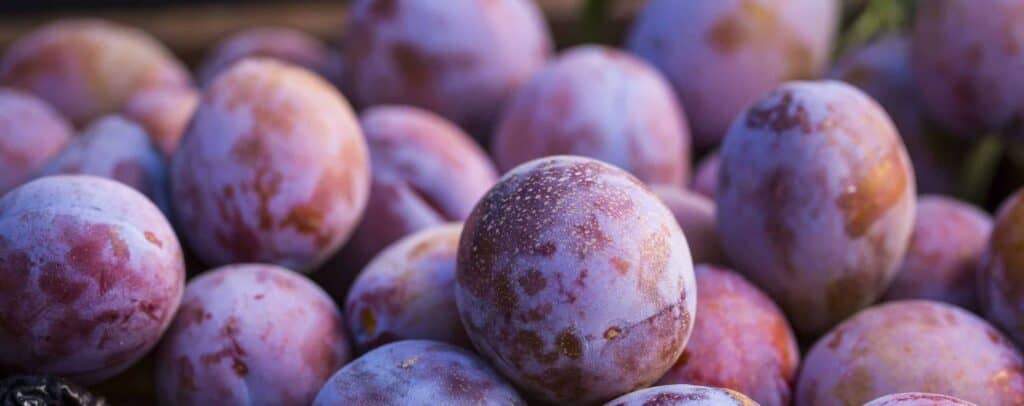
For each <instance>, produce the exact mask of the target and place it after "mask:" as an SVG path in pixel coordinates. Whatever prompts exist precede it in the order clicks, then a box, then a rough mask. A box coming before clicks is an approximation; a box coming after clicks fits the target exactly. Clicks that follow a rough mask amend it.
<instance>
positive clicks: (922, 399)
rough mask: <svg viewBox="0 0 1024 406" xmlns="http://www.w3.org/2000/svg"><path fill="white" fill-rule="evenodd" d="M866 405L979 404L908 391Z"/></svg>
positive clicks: (971, 405)
mask: <svg viewBox="0 0 1024 406" xmlns="http://www.w3.org/2000/svg"><path fill="white" fill-rule="evenodd" d="M864 406H978V405H976V404H974V403H971V402H968V401H966V400H963V399H957V398H954V397H952V396H946V395H939V394H935V393H920V392H908V393H897V394H894V395H886V396H882V397H880V398H878V399H875V400H872V401H870V402H868V403H865V404H864Z"/></svg>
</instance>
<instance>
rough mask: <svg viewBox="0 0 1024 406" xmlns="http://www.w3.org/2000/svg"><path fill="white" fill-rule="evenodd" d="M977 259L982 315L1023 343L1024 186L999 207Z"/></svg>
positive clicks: (1019, 342)
mask: <svg viewBox="0 0 1024 406" xmlns="http://www.w3.org/2000/svg"><path fill="white" fill-rule="evenodd" d="M981 261H982V263H981V268H980V270H979V272H980V275H979V278H978V288H979V289H978V292H977V294H978V299H979V300H980V301H981V309H982V312H983V313H984V314H985V318H987V319H989V320H991V321H992V322H993V323H995V324H996V325H998V326H999V327H1001V328H1003V329H1004V330H1006V332H1007V334H1009V336H1010V337H1011V338H1013V339H1014V341H1016V342H1017V343H1018V344H1021V343H1024V323H1022V320H1024V312H1022V311H1021V310H1020V309H1022V308H1024V307H1022V306H1024V190H1021V191H1018V192H1017V193H1015V194H1014V195H1013V196H1010V197H1009V198H1008V199H1007V200H1006V202H1004V203H1003V205H1002V207H1000V209H999V212H998V214H997V215H996V220H995V228H994V229H993V230H992V235H991V237H990V238H989V242H988V246H987V247H986V249H985V253H984V254H983V256H982V260H981Z"/></svg>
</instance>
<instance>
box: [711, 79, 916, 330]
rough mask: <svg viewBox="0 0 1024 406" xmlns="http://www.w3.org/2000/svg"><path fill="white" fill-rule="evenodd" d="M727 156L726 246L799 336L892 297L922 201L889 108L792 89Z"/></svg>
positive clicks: (753, 111)
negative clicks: (917, 203)
mask: <svg viewBox="0 0 1024 406" xmlns="http://www.w3.org/2000/svg"><path fill="white" fill-rule="evenodd" d="M721 157H722V158H721V159H722V162H721V167H720V169H719V182H718V191H717V194H716V206H717V207H716V210H717V215H718V231H719V235H720V237H721V242H722V248H723V249H724V250H725V253H726V256H727V257H728V259H729V263H730V265H732V266H733V267H735V268H736V270H737V271H739V272H740V273H742V274H744V275H745V276H746V277H747V278H749V279H750V280H751V282H753V283H754V284H756V285H757V286H759V287H760V288H762V289H764V291H765V292H766V293H768V295H769V296H771V297H772V298H773V299H774V300H775V302H776V303H778V304H779V306H780V307H781V308H782V309H783V310H784V311H785V312H786V316H787V318H788V319H789V321H790V322H791V323H792V325H793V328H794V329H795V330H796V332H797V334H798V335H802V336H806V337H807V338H812V339H813V338H814V337H817V336H818V335H820V334H823V333H824V332H826V331H828V329H829V328H831V327H832V326H834V325H835V324H838V323H839V322H840V321H842V320H843V319H845V318H847V317H849V316H850V315H852V314H853V313H856V312H857V311H858V310H860V309H862V308H864V307H867V306H868V305H870V304H872V303H874V302H875V301H876V300H878V299H879V298H880V297H881V296H882V294H883V293H884V292H885V289H886V288H887V287H888V285H889V282H890V281H891V280H892V278H893V276H894V275H895V272H896V271H897V269H898V267H899V265H900V261H901V260H902V258H903V255H904V252H905V251H906V246H907V243H908V241H909V238H910V235H911V230H912V228H913V223H914V207H915V194H916V193H915V183H914V174H913V171H912V169H911V164H910V161H909V159H908V157H907V153H906V150H905V148H904V146H903V143H902V141H901V140H900V137H899V134H898V132H897V131H896V128H895V126H894V125H893V123H892V121H891V120H890V119H889V117H888V115H887V114H886V113H885V111H884V110H883V109H882V107H881V106H880V105H878V103H876V102H875V101H874V100H872V99H871V98H870V97H868V96H867V95H865V94H864V93H863V92H861V91H860V90H857V89H856V88H854V87H852V86H850V85H848V84H845V83H842V82H836V81H819V82H790V83H787V84H784V85H782V86H780V87H779V88H778V89H776V90H774V91H772V92H770V93H768V94H767V95H765V96H764V97H763V98H762V99H760V100H758V101H757V102H755V103H754V104H752V105H751V106H750V107H749V108H748V109H747V111H746V112H744V113H743V114H742V115H741V116H739V117H738V118H737V119H736V121H735V123H734V124H733V126H732V129H731V130H730V131H729V135H728V136H727V137H726V139H725V142H724V143H723V145H722V148H721Z"/></svg>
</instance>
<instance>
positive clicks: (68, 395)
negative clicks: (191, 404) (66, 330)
mask: <svg viewBox="0 0 1024 406" xmlns="http://www.w3.org/2000/svg"><path fill="white" fill-rule="evenodd" d="M0 405H3V406H46V405H55V406H109V405H110V404H109V403H107V401H106V400H104V399H103V398H101V397H97V396H95V395H93V394H92V393H89V391H87V390H86V389H85V388H82V387H80V386H78V385H76V384H74V383H72V382H68V381H67V380H65V379H62V378H60V377H56V376H50V375H15V376H11V377H7V378H4V379H3V380H0Z"/></svg>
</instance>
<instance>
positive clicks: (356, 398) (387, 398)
mask: <svg viewBox="0 0 1024 406" xmlns="http://www.w3.org/2000/svg"><path fill="white" fill-rule="evenodd" d="M364 404H365V405H368V404H381V405H398V404H402V405H423V406H427V405H455V404H474V405H515V406H519V405H522V406H525V405H526V402H525V401H523V399H522V398H520V397H519V394H518V393H517V392H516V390H515V388H514V387H512V385H510V384H509V383H507V382H506V381H505V379H504V378H502V377H501V375H498V373H496V372H495V371H494V370H492V369H491V367H490V366H488V365H487V363H485V362H484V361H483V360H481V359H479V358H477V356H476V355H475V354H473V353H471V352H470V351H467V350H465V349H463V348H459V347H456V346H453V345H450V344H445V343H441V342H437V341H429V340H405V341H399V342H395V343H391V344H387V345H385V346H382V347H379V348H377V349H375V350H373V351H370V352H368V353H366V355H363V356H362V357H359V358H357V359H356V360H355V361H352V363H350V364H348V365H346V366H345V367H344V368H342V369H341V370H339V371H338V372H337V373H335V374H334V375H333V376H331V379H330V380H328V381H327V383H326V384H324V386H323V389H321V390H320V393H319V394H318V395H317V397H316V400H315V401H314V402H313V405H314V406H331V405H364Z"/></svg>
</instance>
